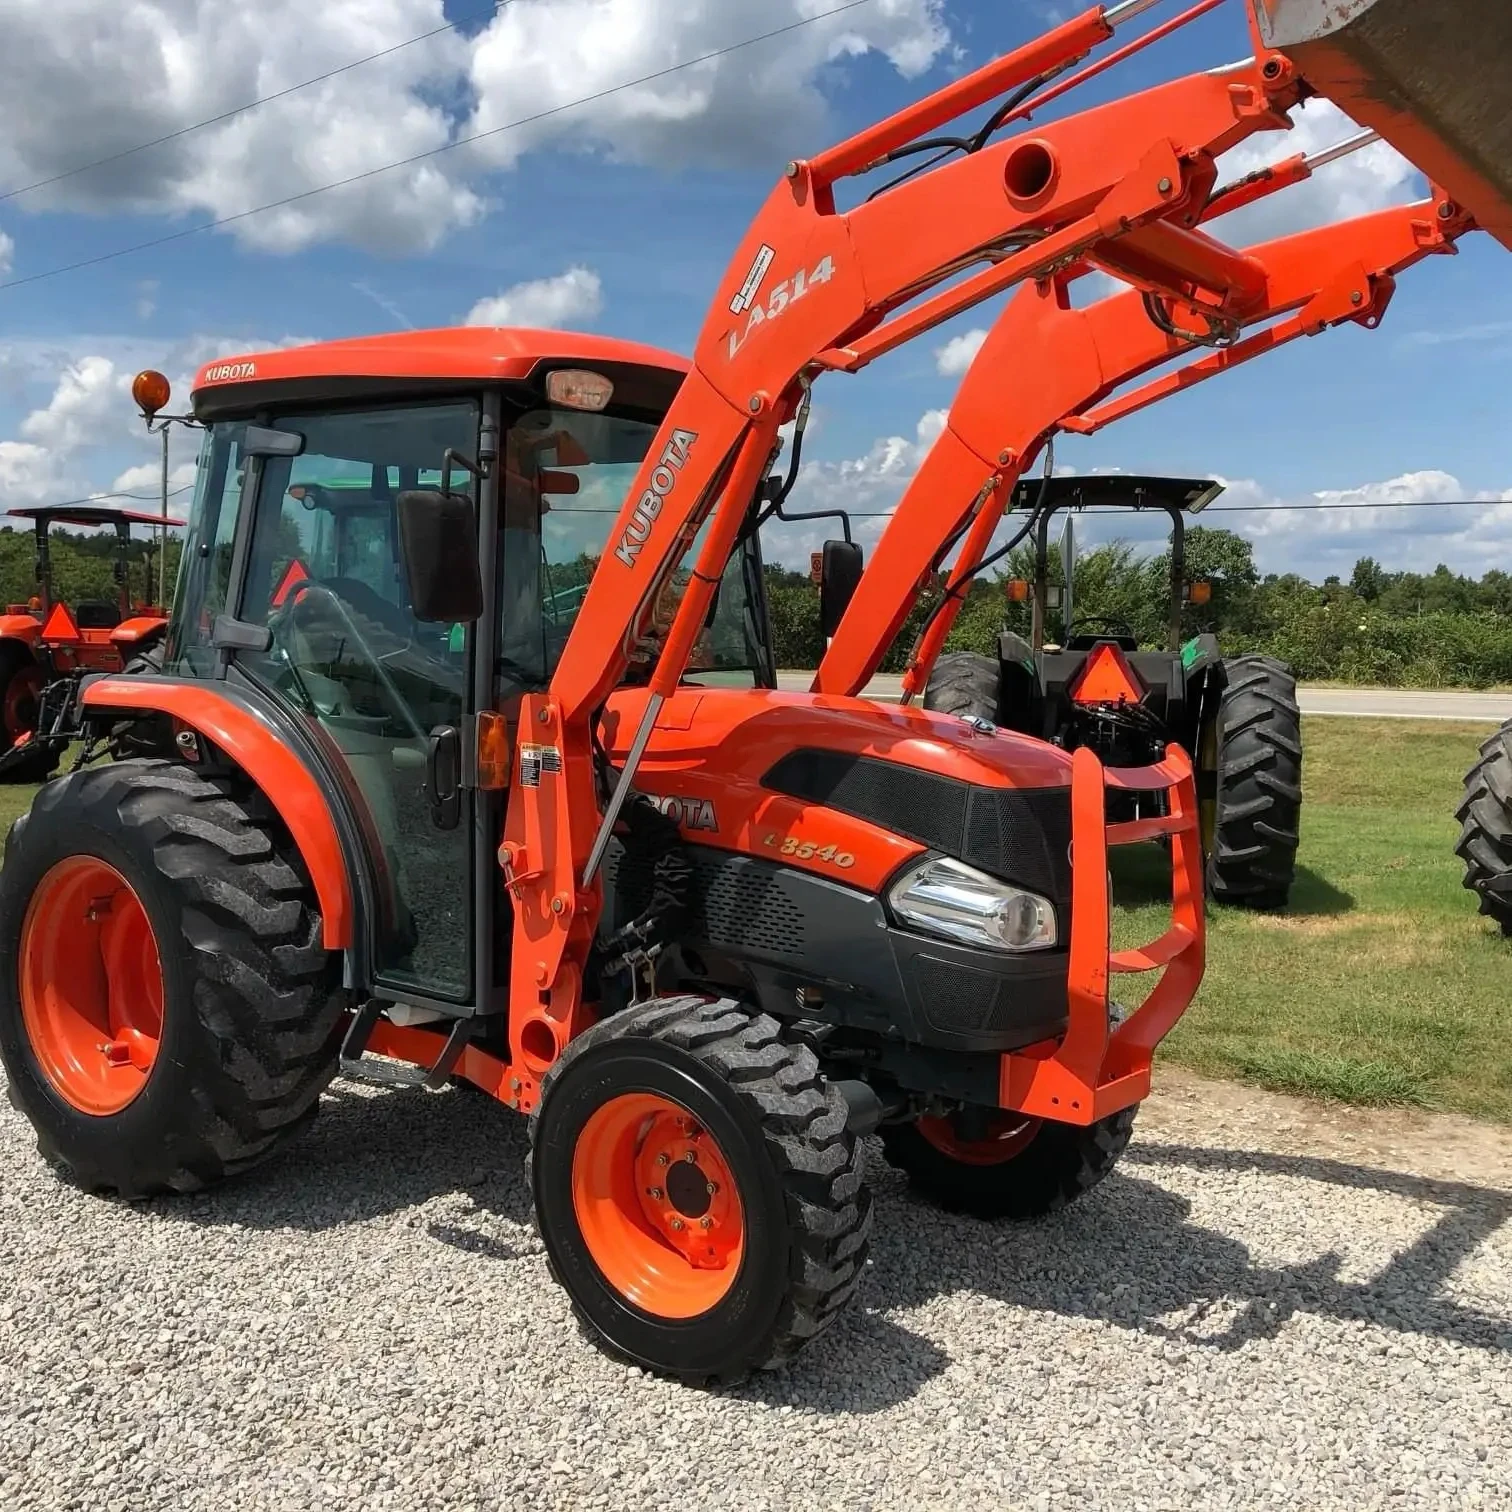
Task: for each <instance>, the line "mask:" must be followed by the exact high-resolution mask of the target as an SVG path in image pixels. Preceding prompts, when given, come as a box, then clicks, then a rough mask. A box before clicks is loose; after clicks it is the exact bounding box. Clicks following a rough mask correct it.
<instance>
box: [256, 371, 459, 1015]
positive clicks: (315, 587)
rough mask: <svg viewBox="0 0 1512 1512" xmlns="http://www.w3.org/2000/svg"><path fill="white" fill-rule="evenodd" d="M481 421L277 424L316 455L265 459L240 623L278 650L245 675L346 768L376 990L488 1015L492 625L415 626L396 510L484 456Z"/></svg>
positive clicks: (335, 418) (388, 410) (352, 412)
mask: <svg viewBox="0 0 1512 1512" xmlns="http://www.w3.org/2000/svg"><path fill="white" fill-rule="evenodd" d="M479 414H480V412H479V406H478V404H477V403H476V402H475V401H472V400H457V399H448V400H444V401H439V402H437V403H434V404H421V405H415V404H410V405H403V406H384V407H367V408H362V409H342V410H323V411H320V412H316V413H309V414H295V415H286V416H281V417H279V418H277V419H274V420H272V421H270V422H268V423H269V425H270V426H271V428H272V429H274V430H278V431H285V432H292V433H296V434H297V435H298V436H299V437H301V438H302V442H303V444H302V448H301V449H300V451H299V454H298V455H297V456H292V457H289V456H283V457H264V458H262V465H261V470H260V476H259V481H258V485H257V497H256V501H255V505H254V508H253V513H252V523H251V530H250V535H249V537H248V539H247V541H246V545H245V554H244V563H245V565H244V571H243V573H242V574H241V584H240V605H239V610H238V612H237V619H238V620H239V621H240V622H241V623H242V625H243V626H247V627H266V630H267V632H268V634H267V637H266V641H267V644H266V645H265V646H264V647H260V648H256V649H246V648H243V649H240V650H238V651H237V652H236V653H235V655H236V663H237V665H238V666H239V667H240V668H241V669H242V670H243V671H244V672H246V673H247V674H248V675H249V676H250V677H252V678H253V679H255V680H256V681H257V682H259V683H260V684H262V685H263V686H264V687H266V688H268V689H270V690H271V691H272V692H273V693H274V694H275V695H276V696H277V697H278V698H279V700H280V701H281V702H283V703H285V704H286V705H287V706H289V707H290V708H291V709H292V710H293V711H294V712H296V713H297V714H298V715H299V716H300V717H301V718H303V719H304V720H305V721H307V722H308V723H309V724H310V725H311V726H313V727H314V729H315V731H316V732H318V737H319V739H320V743H321V745H322V746H323V747H324V749H325V750H326V752H327V755H328V756H329V757H330V758H331V759H332V760H333V761H334V762H335V763H336V764H337V765H338V767H339V769H340V771H341V774H342V777H343V779H344V783H345V786H346V788H347V792H348V796H349V799H350V801H351V803H352V806H353V807H354V808H355V809H356V810H357V812H358V813H359V816H360V819H361V823H362V827H363V829H364V831H365V841H366V849H367V851H368V854H369V856H370V858H371V862H372V868H373V872H374V874H375V879H376V883H377V892H378V900H377V901H378V919H377V921H376V928H375V929H374V931H373V934H374V939H373V941H372V946H373V966H374V975H375V986H376V987H377V988H378V989H379V991H380V993H383V992H384V991H385V989H386V990H387V991H388V992H391V993H392V994H393V995H394V996H395V997H397V998H399V999H401V1000H406V1001H414V1000H417V999H418V1000H425V999H435V1000H437V1001H438V1002H450V1003H457V1004H459V1005H465V1004H471V1003H473V1002H475V1001H476V982H475V976H476V971H475V959H474V958H475V949H474V944H475V934H476V921H475V918H474V860H475V856H474V852H475V837H474V822H473V821H474V799H475V794H474V793H473V791H472V790H471V789H470V788H466V787H463V786H462V785H461V781H460V773H461V761H460V753H461V747H462V741H463V734H464V732H465V731H466V730H468V729H469V728H470V725H469V716H470V714H471V713H472V707H471V704H472V700H471V698H470V689H471V686H472V676H471V667H472V659H473V657H474V654H475V647H474V639H475V633H474V632H475V627H472V626H451V625H437V624H431V623H426V622H423V621H421V620H418V619H416V618H415V616H414V614H413V613H412V611H411V607H410V605H409V602H408V595H407V593H406V589H405V584H404V574H403V569H402V563H401V561H400V558H399V550H398V539H399V537H398V528H397V521H396V517H395V499H396V496H397V494H398V492H399V489H400V486H401V480H403V481H404V482H405V483H407V484H408V486H413V480H414V479H415V478H416V477H417V476H418V475H419V474H420V472H421V471H429V472H432V473H434V472H435V470H436V468H437V467H438V465H439V464H440V462H441V459H442V458H443V456H444V455H445V453H446V452H447V450H448V449H449V448H450V449H451V450H453V451H454V452H458V453H461V454H462V455H464V456H468V455H472V454H473V453H474V452H475V451H476V449H477V441H478V426H479ZM472 481H473V480H472V479H471V477H470V476H469V475H466V474H462V473H460V472H459V473H457V474H454V476H453V478H452V480H451V487H452V488H453V489H454V490H455V491H458V492H465V491H466V490H467V489H469V488H470V487H471V486H472Z"/></svg>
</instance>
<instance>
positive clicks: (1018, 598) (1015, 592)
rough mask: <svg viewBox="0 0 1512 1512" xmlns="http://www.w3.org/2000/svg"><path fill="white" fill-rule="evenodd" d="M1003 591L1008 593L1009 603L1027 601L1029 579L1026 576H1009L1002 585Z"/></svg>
mask: <svg viewBox="0 0 1512 1512" xmlns="http://www.w3.org/2000/svg"><path fill="white" fill-rule="evenodd" d="M1003 591H1004V592H1005V593H1006V594H1007V595H1008V602H1009V603H1010V604H1026V603H1028V602H1029V580H1028V579H1027V578H1009V579H1008V581H1007V582H1006V583H1005V584H1004V585H1003Z"/></svg>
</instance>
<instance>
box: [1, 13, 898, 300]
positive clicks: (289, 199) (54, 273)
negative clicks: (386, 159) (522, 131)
mask: <svg viewBox="0 0 1512 1512" xmlns="http://www.w3.org/2000/svg"><path fill="white" fill-rule="evenodd" d="M870 4H871V0H844V3H843V4H841V5H837V6H834V7H833V8H832V9H830V10H827V11H821V12H820V13H819V14H818V15H814V16H805V17H803V18H802V19H801V20H798V21H790V22H788V24H787V25H786V26H777V27H774V28H773V29H772V30H771V31H767V32H762V33H761V34H760V35H759V36H755V37H747V38H746V39H745V41H743V42H732V43H731V44H730V45H729V46H728V47H717V48H715V49H714V50H713V51H712V52H706V53H700V54H699V55H698V57H696V58H688V59H687V60H686V61H684V62H682V63H673V64H670V65H669V66H668V67H666V68H659V69H657V70H656V71H655V72H654V73H648V74H642V75H641V77H640V78H638V79H627V80H626V81H625V82H624V83H623V84H614V85H611V86H610V87H609V88H607V89H601V90H598V91H597V92H596V93H594V94H590V95H582V96H580V97H579V98H578V99H576V100H568V101H567V102H566V103H564V104H562V105H552V106H550V107H548V108H547V109H545V110H538V111H536V112H535V114H533V115H528V116H521V117H520V118H519V119H518V120H514V121H506V122H505V123H504V124H503V125H502V126H491V127H490V128H489V129H488V130H487V131H475V132H473V133H472V135H471V136H465V137H457V138H456V139H455V140H453V141H450V142H443V143H442V144H441V146H439V147H431V148H428V149H427V150H426V151H424V152H417V153H414V154H413V155H412V156H410V157H407V158H400V159H398V160H397V161H396V162H392V163H384V164H383V165H382V166H381V167H378V168H369V169H367V170H365V171H364V172H362V173H353V174H351V175H349V176H348V177H346V178H343V179H337V180H335V182H333V183H329V184H320V185H318V186H317V187H316V188H314V189H305V190H302V191H301V192H300V193H298V194H290V195H286V196H285V197H284V198H283V199H279V200H270V201H269V202H268V203H267V204H265V205H254V206H253V207H252V209H250V210H239V211H237V213H236V214H235V215H223V216H221V217H220V218H219V219H218V220H212V221H204V222H202V223H201V224H200V225H198V226H186V227H185V228H184V229H183V230H182V231H170V232H168V233H167V234H166V235H164V236H155V237H153V238H152V239H151V240H150V241H144V242H136V243H134V244H133V245H132V246H129V247H117V248H116V249H115V250H114V251H112V252H101V253H99V254H98V255H96V256H94V257H85V258H81V259H80V260H79V261H78V262H72V263H64V264H63V265H62V266H60V267H56V268H48V269H46V270H45V271H43V272H41V273H29V274H27V276H26V277H25V278H12V279H9V280H8V281H7V282H5V283H0V289H18V288H20V287H21V286H22V285H24V284H33V283H40V282H42V280H44V279H47V278H58V277H61V276H62V275H63V274H64V273H77V272H78V271H79V270H80V269H81V268H93V267H97V266H98V265H99V264H101V263H107V262H113V261H114V260H115V259H116V258H118V257H129V256H130V255H131V254H132V253H134V252H147V251H150V250H151V249H152V248H154V247H162V246H166V245H167V244H168V243H169V242H176V241H183V240H184V239H185V238H186V237H190V236H198V235H199V234H200V232H202V231H215V230H218V229H219V228H220V227H222V226H230V225H233V224H235V223H236V222H237V221H243V220H247V219H249V218H250V217H251V216H254V215H263V214H266V213H267V212H268V211H269V210H282V209H284V208H285V207H286V206H288V205H297V204H299V203H300V202H302V201H304V200H308V199H314V198H315V197H316V196H317V195H320V194H329V193H330V192H331V191H332V190H333V189H345V188H347V187H349V186H350V185H352V184H357V183H361V182H362V181H363V180H365V179H370V178H376V177H377V176H378V175H379V174H382V173H392V172H393V171H394V169H396V168H408V167H410V166H411V165H413V164H415V163H421V162H425V161H426V160H427V159H429V158H434V157H440V156H441V154H442V153H446V152H453V151H455V150H456V149H457V148H458V147H467V146H470V145H471V144H472V143H474V142H481V141H482V140H483V139H484V138H485V137H493V136H498V135H499V134H500V133H501V132H505V131H514V130H517V129H518V128H519V127H521V126H530V125H533V124H534V123H535V122H537V121H544V120H546V119H548V118H549V117H551V116H556V115H561V114H563V113H564V112H565V111H568V110H575V109H577V107H578V106H580V105H592V104H594V103H595V102H596V101H598V100H605V99H608V98H609V97H610V96H611V95H616V94H621V93H623V92H624V91H625V90H627V89H637V88H639V87H640V86H641V85H642V84H650V83H654V82H655V81H656V80H657V79H665V78H667V77H668V76H669V75H670V74H675V73H680V72H681V71H682V70H683V69H686V68H696V67H697V66H698V65H699V64H700V63H709V62H712V61H713V60H714V59H715V58H723V57H727V56H729V54H731V53H736V52H740V51H741V50H742V49H744V48H747V47H754V46H755V45H756V44H757V43H758V42H769V41H771V39H772V38H773V37H780V36H783V35H785V34H786V33H787V32H794V31H798V30H799V29H800V28H801V27H805V26H812V25H813V24H814V22H816V21H825V20H828V19H829V18H830V17H831V16H838V15H841V14H842V13H844V12H845V11H851V10H856V9H857V8H858V7H860V6H862V5H870Z"/></svg>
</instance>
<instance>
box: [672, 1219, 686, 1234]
mask: <svg viewBox="0 0 1512 1512" xmlns="http://www.w3.org/2000/svg"><path fill="white" fill-rule="evenodd" d="M682 1226H683V1221H682V1219H681V1218H674V1219H673V1220H672V1227H673V1228H674V1229H676V1230H677V1231H678V1232H679V1233H681V1232H682Z"/></svg>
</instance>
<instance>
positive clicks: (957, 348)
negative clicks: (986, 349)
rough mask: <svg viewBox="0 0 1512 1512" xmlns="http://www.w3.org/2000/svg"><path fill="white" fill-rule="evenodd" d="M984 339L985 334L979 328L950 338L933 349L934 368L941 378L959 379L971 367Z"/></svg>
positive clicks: (985, 337)
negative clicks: (942, 344)
mask: <svg viewBox="0 0 1512 1512" xmlns="http://www.w3.org/2000/svg"><path fill="white" fill-rule="evenodd" d="M986 339H987V332H986V331H984V330H982V329H981V328H980V327H978V328H977V329H975V330H971V331H964V332H962V334H961V335H959V336H952V337H951V338H950V340H949V341H947V342H946V343H945V345H944V346H939V347H936V348H935V354H934V355H935V368H936V369H937V370H938V372H939V373H940V374H941V376H942V377H945V378H959V377H960V376H961V374H962V373H964V372H965V371H966V369H967V368H969V367H970V366H971V363H972V359H973V358H974V357H975V356H976V354H977V353H978V352H980V351H981V350H982V343H983V342H984V341H986Z"/></svg>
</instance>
